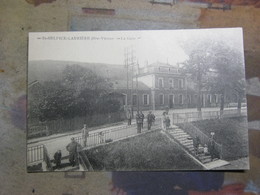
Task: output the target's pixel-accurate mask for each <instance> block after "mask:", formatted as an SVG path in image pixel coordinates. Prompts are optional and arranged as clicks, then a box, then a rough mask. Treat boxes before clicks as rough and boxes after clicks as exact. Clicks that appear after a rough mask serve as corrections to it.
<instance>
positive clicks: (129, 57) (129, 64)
mask: <svg viewBox="0 0 260 195" xmlns="http://www.w3.org/2000/svg"><path fill="white" fill-rule="evenodd" d="M134 61H135V57H134V51H133V47H126V48H125V67H126V74H127V75H126V79H127V103H126V106H127V105H128V100H129V98H128V95H130V107H131V111H132V113H131V114H132V116H133V95H132V94H133V89H134V66H135V63H134ZM130 72H131V74H130ZM129 74H130V75H129ZM129 78H131V79H132V82H131V88H130V92H129Z"/></svg>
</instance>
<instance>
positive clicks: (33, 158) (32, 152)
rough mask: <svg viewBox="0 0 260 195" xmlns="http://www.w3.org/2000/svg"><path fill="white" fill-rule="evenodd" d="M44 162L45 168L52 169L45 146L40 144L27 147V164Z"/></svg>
mask: <svg viewBox="0 0 260 195" xmlns="http://www.w3.org/2000/svg"><path fill="white" fill-rule="evenodd" d="M43 162H44V163H46V167H43V168H44V169H45V168H46V169H47V170H52V165H51V161H50V158H49V155H48V152H47V149H46V147H45V146H44V145H43V144H42V145H37V146H32V147H27V165H33V164H37V163H43Z"/></svg>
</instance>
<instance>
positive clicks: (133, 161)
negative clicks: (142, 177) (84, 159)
mask: <svg viewBox="0 0 260 195" xmlns="http://www.w3.org/2000/svg"><path fill="white" fill-rule="evenodd" d="M86 154H87V156H88V158H89V161H90V163H91V165H92V166H93V168H94V170H104V171H114V170H117V171H120V170H124V171H135V170H136V171H138V170H184V169H186V170H187V169H188V170H189V169H190V170H192V169H193V170H195V169H196V170H201V169H202V167H201V166H200V165H198V164H196V163H195V162H194V161H193V160H192V159H191V158H190V157H189V156H188V155H187V154H186V153H185V152H184V151H183V150H182V149H180V148H179V146H178V145H177V144H176V143H173V142H172V141H170V139H169V138H168V137H166V136H165V135H163V134H161V133H160V132H158V131H156V132H151V133H147V134H144V135H140V136H136V137H133V138H129V139H125V140H122V141H120V142H115V143H111V144H108V145H106V146H99V147H96V148H93V149H90V150H88V151H86Z"/></svg>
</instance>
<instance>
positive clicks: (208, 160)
mask: <svg viewBox="0 0 260 195" xmlns="http://www.w3.org/2000/svg"><path fill="white" fill-rule="evenodd" d="M201 162H202V163H203V164H205V163H209V162H211V158H209V159H208V158H207V159H204V160H201Z"/></svg>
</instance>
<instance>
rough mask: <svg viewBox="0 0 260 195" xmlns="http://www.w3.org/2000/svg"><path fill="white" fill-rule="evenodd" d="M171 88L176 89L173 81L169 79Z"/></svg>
mask: <svg viewBox="0 0 260 195" xmlns="http://www.w3.org/2000/svg"><path fill="white" fill-rule="evenodd" d="M169 87H174V85H173V79H169Z"/></svg>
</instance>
